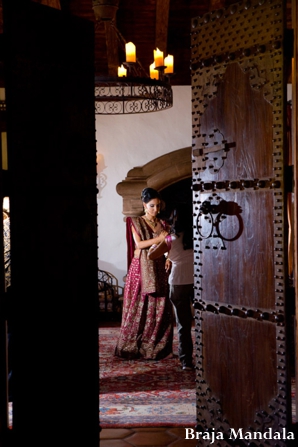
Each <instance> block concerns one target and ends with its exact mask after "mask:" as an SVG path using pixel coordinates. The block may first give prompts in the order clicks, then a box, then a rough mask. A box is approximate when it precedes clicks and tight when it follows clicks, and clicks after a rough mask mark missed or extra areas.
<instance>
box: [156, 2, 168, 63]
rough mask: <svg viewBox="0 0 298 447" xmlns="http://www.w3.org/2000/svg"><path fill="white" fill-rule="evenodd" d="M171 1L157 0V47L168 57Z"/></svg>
mask: <svg viewBox="0 0 298 447" xmlns="http://www.w3.org/2000/svg"><path fill="white" fill-rule="evenodd" d="M169 11H170V0H156V22H155V47H156V48H158V49H159V50H160V51H163V52H164V56H166V54H165V53H166V52H167V45H168V27H169Z"/></svg>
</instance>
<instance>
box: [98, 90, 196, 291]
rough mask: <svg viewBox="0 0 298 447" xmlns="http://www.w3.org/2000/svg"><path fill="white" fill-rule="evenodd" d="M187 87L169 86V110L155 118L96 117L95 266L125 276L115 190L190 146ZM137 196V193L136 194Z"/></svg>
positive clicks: (120, 277) (121, 224)
mask: <svg viewBox="0 0 298 447" xmlns="http://www.w3.org/2000/svg"><path fill="white" fill-rule="evenodd" d="M191 136H192V133H191V87H190V86H177V87H173V107H172V108H171V109H169V110H164V111H161V112H154V113H141V114H139V115H138V114H137V115H124V116H122V115H121V116H117V115H114V116H104V115H97V116H96V139H97V175H98V189H99V193H98V267H99V268H100V269H101V270H106V271H108V272H110V273H112V274H113V275H114V276H116V277H117V278H118V282H119V285H120V286H122V285H123V277H124V276H125V275H126V273H127V272H126V233H125V223H124V220H123V218H124V215H123V214H122V197H121V196H119V195H118V193H117V191H116V185H117V183H119V182H121V181H122V180H124V179H125V178H126V176H127V173H128V171H129V170H130V169H132V168H134V167H136V166H143V165H144V164H146V163H148V162H149V161H151V160H154V159H155V158H157V157H160V156H161V155H164V154H166V153H168V152H172V151H175V150H177V149H181V148H184V147H188V146H191ZM140 195H141V191H140Z"/></svg>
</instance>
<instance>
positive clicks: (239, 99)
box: [191, 0, 291, 446]
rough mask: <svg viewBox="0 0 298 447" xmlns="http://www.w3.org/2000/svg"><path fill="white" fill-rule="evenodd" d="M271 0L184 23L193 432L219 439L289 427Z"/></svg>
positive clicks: (281, 434) (264, 441)
mask: <svg viewBox="0 0 298 447" xmlns="http://www.w3.org/2000/svg"><path fill="white" fill-rule="evenodd" d="M283 3H284V2H282V1H281V0H251V1H242V2H238V3H235V4H234V5H232V6H230V7H229V8H226V9H222V10H217V11H214V12H210V13H208V14H206V15H204V16H203V17H198V18H195V19H193V21H192V32H191V34H192V117H193V118H192V127H193V150H192V161H193V211H194V227H195V229H194V239H195V260H194V261H195V308H196V316H195V318H196V328H197V341H196V365H197V378H196V380H197V421H198V425H197V430H198V432H202V433H203V432H205V431H208V432H210V433H212V432H214V433H217V434H218V439H216V440H215V443H214V445H219V446H223V445H241V446H242V445H243V446H244V445H274V446H284V445H287V442H288V441H287V440H286V439H284V438H286V435H285V433H286V430H289V429H290V423H291V411H290V410H291V408H290V407H291V403H290V399H291V394H290V377H289V370H288V367H287V363H288V358H287V324H286V321H287V318H286V297H287V289H288V271H287V220H286V211H287V210H286V189H285V174H284V173H285V168H284V165H285V159H286V138H285V137H286V132H285V104H286V98H285V79H284V71H285V70H284V67H285V54H284V35H285V33H284V6H283ZM233 430H235V433H236V436H234V434H233V433H234V432H233ZM268 430H269V431H268ZM258 432H259V433H261V435H260V434H258ZM265 433H266V435H264V434H265ZM276 433H277V434H276ZM191 435H194V433H192V434H191ZM263 435H264V436H265V437H264V436H263ZM197 436H198V437H199V441H198V443H199V445H210V440H208V435H205V438H204V435H197ZM221 437H222V438H223V439H221ZM288 437H289V438H291V433H288ZM279 438H281V439H279Z"/></svg>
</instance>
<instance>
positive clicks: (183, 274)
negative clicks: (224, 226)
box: [166, 209, 194, 371]
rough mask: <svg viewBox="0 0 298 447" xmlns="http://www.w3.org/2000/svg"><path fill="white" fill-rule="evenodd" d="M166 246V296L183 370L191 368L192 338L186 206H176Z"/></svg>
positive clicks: (190, 245) (190, 257)
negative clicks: (172, 316)
mask: <svg viewBox="0 0 298 447" xmlns="http://www.w3.org/2000/svg"><path fill="white" fill-rule="evenodd" d="M172 228H173V229H174V234H171V242H170V249H169V253H168V259H167V261H166V270H167V271H168V272H170V274H169V279H168V281H169V285H170V300H171V302H172V304H173V306H174V312H175V317H176V325H177V331H178V342H179V348H178V356H179V360H180V362H181V366H182V369H183V370H184V371H188V370H192V369H193V368H194V366H193V358H192V356H193V341H192V336H191V327H192V322H193V313H192V309H191V306H192V305H193V297H194V284H193V283H194V277H193V275H194V266H193V264H194V260H193V256H194V255H193V228H192V214H191V211H190V210H189V209H186V210H185V209H183V210H182V209H179V210H178V211H177V218H176V220H175V221H174V222H173V226H172Z"/></svg>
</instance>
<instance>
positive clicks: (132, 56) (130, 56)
mask: <svg viewBox="0 0 298 447" xmlns="http://www.w3.org/2000/svg"><path fill="white" fill-rule="evenodd" d="M125 54H126V62H135V61H136V46H135V45H134V44H133V43H132V42H128V43H126V44H125Z"/></svg>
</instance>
